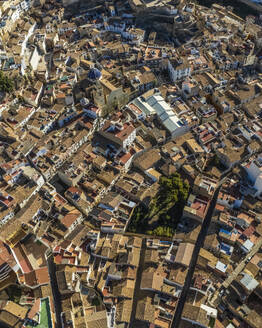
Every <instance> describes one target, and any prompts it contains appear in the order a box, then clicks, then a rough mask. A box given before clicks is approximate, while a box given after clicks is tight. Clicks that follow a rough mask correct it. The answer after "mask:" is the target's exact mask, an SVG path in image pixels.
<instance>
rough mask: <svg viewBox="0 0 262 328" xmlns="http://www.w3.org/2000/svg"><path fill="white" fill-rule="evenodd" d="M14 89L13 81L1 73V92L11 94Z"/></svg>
mask: <svg viewBox="0 0 262 328" xmlns="http://www.w3.org/2000/svg"><path fill="white" fill-rule="evenodd" d="M13 89H14V83H13V80H12V79H10V78H9V77H8V76H6V75H5V74H4V73H3V72H2V71H0V91H2V92H7V93H11V92H12V91H13Z"/></svg>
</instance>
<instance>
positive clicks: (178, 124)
mask: <svg viewBox="0 0 262 328" xmlns="http://www.w3.org/2000/svg"><path fill="white" fill-rule="evenodd" d="M132 103H133V104H134V105H135V106H136V107H138V108H139V109H140V110H141V111H142V112H143V113H144V114H145V116H150V115H157V116H158V118H159V120H160V121H161V123H162V124H163V126H164V127H165V128H166V129H167V130H168V131H169V132H170V134H171V135H172V136H179V135H182V134H184V133H186V132H187V131H189V125H188V124H187V122H186V121H182V120H181V119H180V118H179V117H177V115H176V114H175V112H174V111H173V110H172V108H171V107H170V105H169V104H168V103H167V102H166V101H165V100H164V98H163V97H162V96H161V95H160V93H155V94H154V95H152V96H149V97H148V98H145V96H143V95H142V96H141V97H138V98H136V99H135V100H133V102H132Z"/></svg>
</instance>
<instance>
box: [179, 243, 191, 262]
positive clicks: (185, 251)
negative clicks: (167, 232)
mask: <svg viewBox="0 0 262 328" xmlns="http://www.w3.org/2000/svg"><path fill="white" fill-rule="evenodd" d="M193 250H194V245H193V244H190V243H181V244H179V246H178V250H177V253H176V257H175V262H176V263H180V264H182V265H185V266H189V264H190V261H191V257H192V253H193Z"/></svg>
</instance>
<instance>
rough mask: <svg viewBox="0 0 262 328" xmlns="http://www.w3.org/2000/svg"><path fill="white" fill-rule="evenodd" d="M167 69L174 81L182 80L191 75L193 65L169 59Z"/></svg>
mask: <svg viewBox="0 0 262 328" xmlns="http://www.w3.org/2000/svg"><path fill="white" fill-rule="evenodd" d="M167 70H168V74H169V77H170V79H171V81H172V82H175V81H177V80H181V79H183V78H186V77H187V76H190V75H191V67H190V65H189V63H188V62H183V61H182V59H181V60H169V59H167Z"/></svg>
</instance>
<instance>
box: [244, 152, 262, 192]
mask: <svg viewBox="0 0 262 328" xmlns="http://www.w3.org/2000/svg"><path fill="white" fill-rule="evenodd" d="M245 169H246V171H247V174H248V178H249V180H250V182H251V183H252V184H253V187H254V188H255V189H256V190H257V193H256V194H255V196H259V195H260V194H261V193H262V154H261V155H259V156H258V158H257V159H256V160H254V161H252V162H251V164H250V165H247V166H246V167H245Z"/></svg>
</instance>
